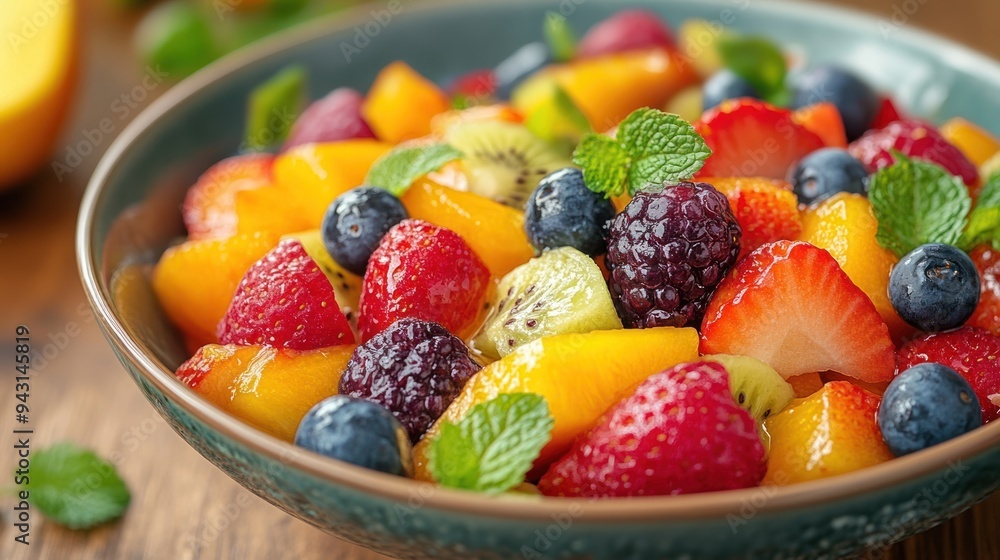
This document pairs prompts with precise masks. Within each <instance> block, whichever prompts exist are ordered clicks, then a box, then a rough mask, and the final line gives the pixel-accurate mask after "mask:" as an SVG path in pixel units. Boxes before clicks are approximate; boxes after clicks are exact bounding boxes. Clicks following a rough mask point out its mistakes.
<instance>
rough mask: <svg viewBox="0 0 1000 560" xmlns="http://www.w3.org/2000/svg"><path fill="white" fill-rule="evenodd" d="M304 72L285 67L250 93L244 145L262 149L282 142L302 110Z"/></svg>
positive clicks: (304, 98)
mask: <svg viewBox="0 0 1000 560" xmlns="http://www.w3.org/2000/svg"><path fill="white" fill-rule="evenodd" d="M305 90H306V71H305V69H304V68H302V67H300V66H292V67H289V68H286V69H284V70H282V71H281V72H279V73H278V74H276V75H275V76H274V77H273V78H271V79H270V80H268V81H266V82H264V83H263V84H261V85H259V86H257V87H256V88H254V89H253V91H251V92H250V99H249V101H248V107H247V129H246V137H245V140H244V142H245V144H246V146H247V147H248V148H249V149H251V150H263V149H266V148H268V147H270V146H276V145H278V144H280V143H282V142H283V141H284V140H285V138H287V137H288V132H289V131H290V130H291V129H292V125H293V124H294V123H295V119H297V118H298V117H299V114H300V113H302V110H303V109H304V108H305V101H306V93H305Z"/></svg>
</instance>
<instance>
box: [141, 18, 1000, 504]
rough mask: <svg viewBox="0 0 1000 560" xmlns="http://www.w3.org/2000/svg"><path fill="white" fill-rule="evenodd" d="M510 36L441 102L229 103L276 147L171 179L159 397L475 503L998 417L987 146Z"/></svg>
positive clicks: (767, 72)
mask: <svg viewBox="0 0 1000 560" xmlns="http://www.w3.org/2000/svg"><path fill="white" fill-rule="evenodd" d="M540 28H541V30H542V31H543V32H544V33H543V34H541V35H544V37H545V38H546V41H545V42H541V41H540V42H537V43H531V44H529V45H525V46H524V47H523V48H521V49H519V50H518V51H517V52H515V53H513V54H512V55H511V57H510V58H509V59H508V60H506V61H504V62H503V63H501V64H500V65H498V66H497V67H496V68H489V69H470V72H469V73H467V74H465V75H461V76H457V77H455V78H454V79H451V80H448V81H446V82H445V83H443V84H441V83H436V82H434V81H432V80H430V79H428V78H427V77H425V76H422V75H421V74H420V73H418V71H417V70H415V69H414V68H412V67H410V66H409V65H407V64H406V63H405V62H395V63H393V64H390V65H389V66H387V67H385V68H384V69H383V70H382V71H381V72H380V73H379V74H378V76H377V78H376V79H375V81H374V83H373V84H372V85H371V87H370V89H369V90H368V91H367V92H365V93H362V92H358V91H355V90H352V89H349V88H340V89H336V90H334V91H332V92H330V93H329V94H328V95H326V96H325V97H322V98H321V99H318V100H316V101H314V102H312V104H310V105H308V106H305V104H304V103H303V102H302V97H303V94H302V91H303V83H304V80H305V79H306V76H305V75H304V72H302V71H301V69H292V70H289V71H286V72H283V73H281V74H279V75H278V76H276V77H275V79H274V80H272V81H270V82H268V83H265V84H262V85H261V86H260V88H258V89H257V90H255V91H254V93H253V94H252V95H251V98H250V100H249V103H248V106H249V111H250V115H248V122H249V123H251V124H250V127H251V128H250V129H249V130H248V138H254V139H257V140H260V139H261V138H268V137H269V138H271V139H272V140H274V141H273V142H269V143H266V144H267V145H261V144H262V143H261V142H259V141H258V142H250V143H248V144H247V145H246V146H243V150H241V152H240V153H239V154H238V155H234V156H232V157H229V158H227V159H225V160H223V161H221V162H219V163H217V164H216V165H214V166H213V167H211V168H210V169H208V170H207V171H206V172H205V173H204V174H203V175H202V176H201V177H200V178H199V179H198V180H197V182H196V183H195V184H194V185H193V186H192V187H191V189H190V190H189V192H188V193H187V197H186V200H185V202H184V205H183V212H182V214H183V220H184V223H185V225H186V226H187V232H188V237H187V238H186V239H185V240H184V241H183V242H181V243H180V244H178V245H176V246H173V247H171V248H169V249H168V250H167V251H166V252H165V253H164V254H163V255H162V257H161V258H160V261H159V263H158V264H157V266H156V267H155V269H154V271H153V273H152V284H153V287H154V290H155V292H156V294H157V295H158V298H159V301H160V304H161V305H162V308H163V311H164V312H165V314H166V315H167V317H169V318H170V319H171V321H172V322H173V323H174V325H176V328H177V330H178V331H179V333H180V335H181V336H182V337H183V339H184V340H185V341H186V343H187V345H188V347H189V349H190V352H191V353H192V357H191V358H190V359H189V360H188V361H187V362H185V363H184V364H183V365H181V366H180V368H179V369H178V370H177V378H178V379H179V380H180V381H181V382H182V383H184V384H185V385H187V386H188V387H189V388H190V390H192V391H194V392H196V393H198V394H199V395H201V396H202V397H204V398H205V399H206V400H208V401H210V402H212V403H213V404H215V405H216V406H218V407H220V408H222V409H224V410H225V411H227V412H229V413H230V414H232V415H234V416H236V417H238V418H240V419H242V420H243V421H245V422H247V423H249V424H252V425H253V426H255V427H257V428H259V429H260V430H261V431H263V432H266V433H267V434H269V435H270V436H273V437H275V438H279V439H283V440H286V441H288V442H292V443H294V444H295V445H298V446H301V447H303V448H305V449H307V450H310V451H312V452H315V453H318V454H321V455H324V456H327V457H330V458H332V459H336V460H340V461H345V462H348V463H352V464H355V465H360V466H363V467H367V468H369V469H373V470H375V471H380V472H383V473H388V474H390V475H395V476H403V477H412V478H415V479H418V480H423V481H432V482H436V483H438V484H441V485H444V486H448V487H453V488H459V489H464V490H469V491H476V492H482V493H486V494H500V493H507V492H514V493H518V494H542V495H545V496H553V497H558V496H566V497H588V498H612V497H629V496H652V495H675V494H686V493H696V492H712V491H722V490H729V489H738V488H750V487H756V486H759V485H788V484H794V483H797V482H803V481H810V480H817V479H821V478H826V477H831V476H835V475H839V474H844V473H849V472H853V471H857V470H859V469H863V468H866V467H869V466H873V465H877V464H880V463H884V462H886V461H890V460H892V459H893V458H894V457H899V456H901V455H906V454H910V453H915V452H919V451H921V450H924V449H927V448H929V447H932V446H934V445H936V444H938V443H941V442H944V441H947V440H949V439H952V438H955V437H958V436H961V435H962V434H965V433H967V432H969V431H971V430H974V429H976V428H978V427H979V426H981V425H982V424H984V423H987V422H991V421H995V420H996V419H997V417H998V416H1000V360H998V359H997V358H998V356H1000V140H998V139H997V138H996V137H995V136H993V135H992V134H991V133H990V132H987V131H985V130H983V129H981V128H979V127H977V126H976V125H975V124H973V123H971V122H969V121H966V120H964V119H957V118H956V119H952V120H950V121H948V122H946V123H944V124H943V125H942V126H940V127H938V126H935V125H934V124H932V123H930V122H928V121H925V120H922V119H920V118H918V117H915V116H910V115H906V114H905V113H904V112H903V110H902V108H898V107H896V105H895V103H894V101H893V99H892V97H891V95H890V94H889V93H887V92H880V91H877V90H876V89H875V88H873V87H872V85H871V84H869V83H868V82H867V81H866V80H865V79H864V78H863V77H861V76H860V75H857V74H855V73H854V72H852V71H851V70H850V69H849V68H843V67H837V66H829V65H824V66H809V64H808V61H803V60H797V61H796V67H799V68H801V69H800V70H797V71H795V72H792V71H791V70H790V69H789V67H790V66H791V65H790V64H789V62H788V61H789V60H790V58H791V57H790V56H789V55H787V54H786V53H785V52H784V51H783V50H782V48H781V46H780V45H777V44H775V43H774V42H772V41H770V40H768V39H767V38H766V37H759V36H748V35H741V34H737V33H735V32H732V31H725V30H717V29H714V28H713V27H712V26H711V24H709V23H708V22H703V21H687V22H683V23H682V25H681V26H680V27H679V29H678V30H677V31H676V32H675V31H674V30H673V29H671V27H669V25H668V23H667V22H666V21H664V20H663V19H661V18H659V17H658V16H657V15H655V14H652V13H649V12H645V11H637V10H626V11H622V12H620V13H618V14H616V15H614V16H613V17H611V18H609V19H607V20H606V21H603V22H601V23H600V24H598V25H596V26H595V27H593V28H592V29H590V30H589V31H587V32H586V33H585V34H583V35H582V37H581V38H580V39H579V40H577V38H576V32H577V31H578V30H574V29H572V28H571V26H570V25H569V22H568V21H566V20H565V19H562V18H559V17H557V16H554V15H553V16H551V17H549V18H547V19H546V21H545V22H544V25H540ZM541 35H540V36H541ZM278 108H280V109H281V110H283V111H291V112H295V113H298V114H299V117H298V118H297V120H295V122H294V123H293V124H291V126H289V127H286V129H284V130H280V131H276V130H271V131H270V132H271V134H270V136H268V135H263V134H260V131H255V130H253V127H254V126H257V125H254V124H253V123H261V122H266V121H267V120H268V119H267V118H266V115H267V112H268V111H271V110H276V109H278ZM261 111H264V113H265V114H264V117H263V118H262V117H261V115H260V112H261Z"/></svg>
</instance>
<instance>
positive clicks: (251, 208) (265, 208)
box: [234, 185, 316, 237]
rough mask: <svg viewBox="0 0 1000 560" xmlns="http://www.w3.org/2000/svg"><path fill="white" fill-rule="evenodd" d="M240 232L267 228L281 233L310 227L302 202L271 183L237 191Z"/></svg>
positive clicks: (237, 224) (237, 222)
mask: <svg viewBox="0 0 1000 560" xmlns="http://www.w3.org/2000/svg"><path fill="white" fill-rule="evenodd" d="M234 198H235V201H236V204H235V208H236V211H235V214H236V231H237V233H242V234H250V233H259V232H265V233H268V234H271V235H274V236H277V237H281V236H282V235H286V234H289V233H294V232H297V231H302V230H306V229H310V227H316V226H311V225H310V224H311V223H312V222H311V221H310V220H308V219H306V216H304V215H303V213H302V212H301V210H300V208H299V205H298V204H296V202H295V201H294V200H293V199H291V198H290V197H289V196H288V193H287V192H286V191H285V189H283V188H281V187H279V186H278V185H267V186H264V187H259V188H255V189H246V190H240V191H237V192H236V193H235V197H234Z"/></svg>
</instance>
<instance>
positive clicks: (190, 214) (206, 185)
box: [182, 154, 274, 240]
mask: <svg viewBox="0 0 1000 560" xmlns="http://www.w3.org/2000/svg"><path fill="white" fill-rule="evenodd" d="M273 162H274V156H272V155H270V154H248V155H243V156H234V157H231V158H227V159H224V160H222V161H220V162H219V163H217V164H215V165H213V166H212V167H210V168H209V169H208V171H206V172H205V173H203V174H202V176H201V177H199V178H198V181H197V182H196V183H195V184H194V186H192V187H191V188H190V189H188V192H187V195H186V196H185V197H184V205H183V210H182V214H183V216H184V225H185V227H187V231H188V237H189V238H190V239H192V240H196V239H225V238H227V237H232V236H234V235H236V224H237V221H238V218H237V216H236V193H237V192H238V191H242V190H247V189H256V188H258V187H264V186H267V185H269V184H271V164H272V163H273Z"/></svg>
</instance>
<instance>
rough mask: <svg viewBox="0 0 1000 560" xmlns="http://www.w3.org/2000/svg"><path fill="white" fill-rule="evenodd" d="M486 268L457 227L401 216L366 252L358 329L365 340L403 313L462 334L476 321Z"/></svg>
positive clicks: (486, 278) (487, 275) (486, 287)
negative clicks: (367, 254) (366, 260)
mask: <svg viewBox="0 0 1000 560" xmlns="http://www.w3.org/2000/svg"><path fill="white" fill-rule="evenodd" d="M490 286H491V282H490V272H489V269H487V268H486V265H485V264H483V261H482V260H480V259H479V257H478V256H476V254H475V253H474V252H473V251H472V249H471V248H469V245H468V244H467V243H466V242H465V240H463V239H462V238H461V237H459V236H458V234H457V233H455V232H453V231H451V230H449V229H445V228H442V227H438V226H435V225H431V224H429V223H427V222H423V221H420V220H403V221H402V222H400V223H399V224H397V225H396V226H394V227H393V228H392V229H390V230H389V232H388V233H386V234H385V237H383V238H382V243H381V244H380V245H379V246H378V248H377V249H375V252H374V253H372V256H371V259H370V260H369V261H368V269H367V270H366V271H365V279H364V284H363V285H362V289H361V303H360V309H361V312H360V316H359V318H358V330H359V331H360V333H361V341H362V342H364V341H367V340H368V339H370V338H371V337H373V336H375V335H376V334H378V333H380V332H381V331H382V330H384V329H385V328H387V327H388V326H389V325H391V324H393V323H394V322H396V321H398V320H399V319H403V318H406V317H413V318H415V319H422V320H424V321H432V322H435V323H439V324H441V325H443V326H444V328H446V329H448V330H449V331H450V332H452V333H454V334H456V335H458V336H459V337H460V338H465V337H466V336H467V335H471V334H472V332H470V331H471V330H473V329H475V327H477V326H478V325H477V324H476V323H477V319H478V318H479V317H480V314H481V313H482V311H483V304H484V303H485V301H486V296H487V292H488V290H489V288H490Z"/></svg>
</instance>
